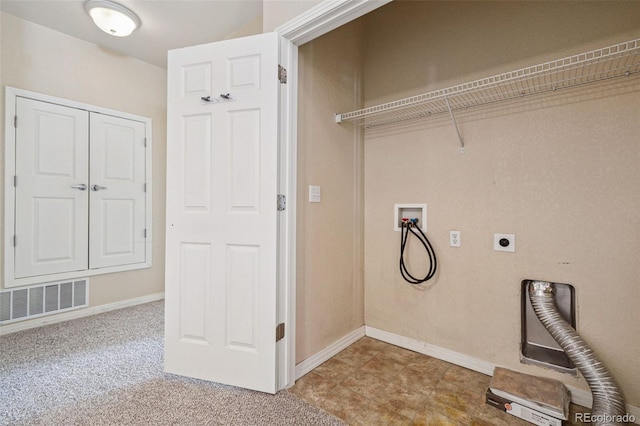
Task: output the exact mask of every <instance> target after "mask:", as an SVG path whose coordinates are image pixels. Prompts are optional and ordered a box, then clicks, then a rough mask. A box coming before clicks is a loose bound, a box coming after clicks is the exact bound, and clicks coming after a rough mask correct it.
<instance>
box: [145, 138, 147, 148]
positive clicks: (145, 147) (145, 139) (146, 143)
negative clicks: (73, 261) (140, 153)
mask: <svg viewBox="0 0 640 426" xmlns="http://www.w3.org/2000/svg"><path fill="white" fill-rule="evenodd" d="M144 147H145V148H146V147H147V138H144Z"/></svg>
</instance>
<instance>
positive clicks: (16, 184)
mask: <svg viewBox="0 0 640 426" xmlns="http://www.w3.org/2000/svg"><path fill="white" fill-rule="evenodd" d="M13 187H14V188H17V187H18V176H17V175H13Z"/></svg>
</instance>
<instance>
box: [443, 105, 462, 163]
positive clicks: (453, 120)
mask: <svg viewBox="0 0 640 426" xmlns="http://www.w3.org/2000/svg"><path fill="white" fill-rule="evenodd" d="M444 100H445V102H446V103H447V109H448V110H449V114H450V115H451V121H452V122H453V127H454V128H455V129H456V135H458V140H459V141H460V152H461V153H463V154H464V141H463V140H462V136H460V129H459V128H458V122H457V121H456V116H455V115H453V110H452V109H451V104H450V103H449V97H448V96H447V95H444Z"/></svg>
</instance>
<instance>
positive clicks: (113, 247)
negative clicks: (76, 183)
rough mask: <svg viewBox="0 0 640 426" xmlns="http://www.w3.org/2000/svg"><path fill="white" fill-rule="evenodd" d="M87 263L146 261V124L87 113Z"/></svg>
mask: <svg viewBox="0 0 640 426" xmlns="http://www.w3.org/2000/svg"><path fill="white" fill-rule="evenodd" d="M90 129H91V147H90V158H91V172H90V179H89V190H90V191H89V192H90V194H91V197H90V206H89V207H90V209H89V210H90V215H89V229H90V230H89V235H90V237H91V238H90V241H89V267H90V268H91V269H96V268H104V267H107V266H115V265H127V264H131V263H140V262H144V260H145V183H146V180H145V179H146V178H145V176H146V173H145V123H143V122H140V121H135V120H129V119H125V118H121V117H113V116H110V115H104V114H98V113H94V112H92V113H91V114H90Z"/></svg>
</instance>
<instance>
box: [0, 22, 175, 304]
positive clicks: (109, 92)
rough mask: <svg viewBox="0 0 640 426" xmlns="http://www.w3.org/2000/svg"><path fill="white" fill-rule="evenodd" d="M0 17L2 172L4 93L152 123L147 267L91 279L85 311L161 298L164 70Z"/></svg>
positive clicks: (164, 116)
mask: <svg viewBox="0 0 640 426" xmlns="http://www.w3.org/2000/svg"><path fill="white" fill-rule="evenodd" d="M0 15H1V24H0V25H1V28H0V30H1V33H0V38H1V45H0V49H1V50H0V53H1V62H0V85H1V86H2V102H1V104H0V113H1V115H0V116H1V117H2V120H0V122H1V124H0V134H1V135H2V136H1V138H2V141H3V143H2V144H1V148H0V152H1V153H2V156H1V157H2V161H0V168H2V169H4V87H5V86H12V87H16V88H19V89H25V90H31V91H34V92H39V93H43V94H46V95H51V96H56V97H60V98H66V99H71V100H73V101H78V102H84V103H88V104H92V105H97V106H101V107H105V108H111V109H115V110H119V111H124V112H128V113H132V114H138V115H142V116H147V117H151V118H152V120H153V159H152V162H153V164H152V167H153V180H152V185H153V267H152V268H149V269H142V270H137V271H133V272H122V273H114V274H107V275H101V276H95V277H91V278H90V283H91V284H90V293H89V294H90V305H91V306H97V305H103V304H108V303H113V302H117V301H122V300H127V299H132V298H136V297H141V296H146V295H152V294H156V293H161V292H163V291H164V225H165V205H164V202H165V163H166V160H165V153H166V149H165V146H166V84H167V81H166V70H165V69H163V68H159V67H156V66H154V65H150V64H147V63H145V62H141V61H139V60H137V59H133V58H130V57H126V56H123V55H120V54H117V53H115V52H112V51H109V50H106V49H104V48H101V47H99V46H97V45H94V44H91V43H87V42H85V41H82V40H79V39H77V38H74V37H71V36H68V35H66V34H63V33H60V32H57V31H53V30H50V29H47V28H45V27H42V26H39V25H36V24H33V23H30V22H28V21H24V20H22V19H19V18H16V17H14V16H12V15H8V14H6V13H0ZM1 176H4V173H1ZM2 185H4V182H2ZM0 204H2V202H1V201H0ZM0 210H2V208H0ZM0 250H2V248H1V247H0Z"/></svg>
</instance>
